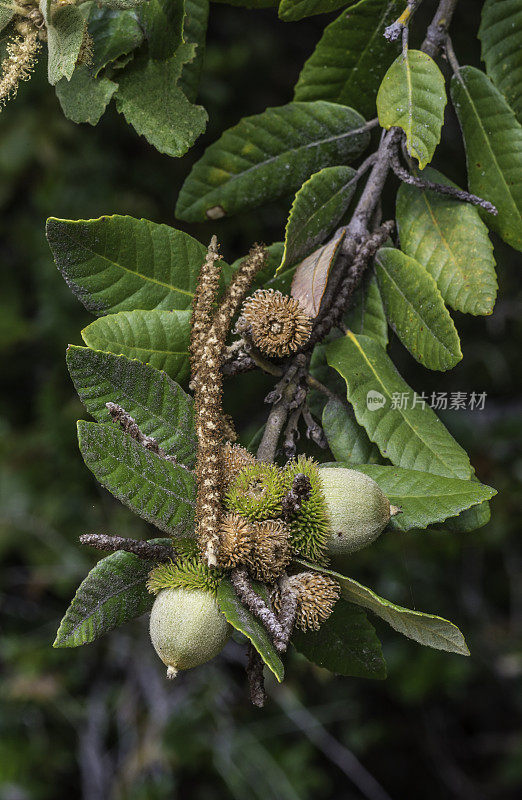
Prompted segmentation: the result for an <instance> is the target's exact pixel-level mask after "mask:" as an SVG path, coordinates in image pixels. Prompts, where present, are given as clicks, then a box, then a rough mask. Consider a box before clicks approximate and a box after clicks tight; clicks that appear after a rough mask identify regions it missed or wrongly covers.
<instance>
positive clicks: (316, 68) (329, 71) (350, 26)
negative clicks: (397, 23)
mask: <svg viewBox="0 0 522 800" xmlns="http://www.w3.org/2000/svg"><path fill="white" fill-rule="evenodd" d="M403 8H404V2H403V0H361V1H360V2H359V3H357V4H356V5H354V6H352V7H351V8H350V9H349V10H348V11H343V12H342V13H341V16H340V17H338V18H337V19H336V20H334V22H332V23H330V25H328V26H327V27H326V28H325V30H324V33H323V35H322V38H321V39H320V41H319V43H318V45H317V47H316V48H315V50H314V52H313V53H312V55H311V56H310V58H309V59H308V61H307V62H306V63H305V65H304V67H303V70H302V72H301V74H300V75H299V80H298V81H297V85H296V87H295V94H294V99H295V100H308V101H310V100H331V101H332V102H333V103H342V104H343V105H345V106H351V107H352V108H355V109H356V110H357V111H359V112H360V113H361V114H362V115H363V117H366V119H370V118H371V117H375V114H376V109H375V99H376V97H377V91H378V89H379V86H380V84H381V81H382V79H383V77H384V74H385V72H386V70H387V69H388V67H389V66H390V64H391V63H392V61H393V59H394V58H395V56H396V55H397V52H398V44H397V45H396V44H392V43H390V42H388V41H387V40H386V39H385V38H384V29H385V28H386V26H387V25H390V24H391V23H392V22H393V21H394V20H395V19H397V17H398V16H399V14H400V13H401V11H402V10H403Z"/></svg>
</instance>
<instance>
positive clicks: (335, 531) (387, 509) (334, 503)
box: [319, 467, 400, 556]
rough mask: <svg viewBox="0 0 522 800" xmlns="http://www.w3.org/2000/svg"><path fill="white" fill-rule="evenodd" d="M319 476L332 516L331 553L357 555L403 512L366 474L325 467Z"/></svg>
mask: <svg viewBox="0 0 522 800" xmlns="http://www.w3.org/2000/svg"><path fill="white" fill-rule="evenodd" d="M319 476H320V479H321V482H322V485H323V491H324V496H325V498H326V503H327V506H328V513H329V517H330V534H329V537H328V542H327V546H328V554H329V555H331V556H338V555H346V554H348V553H354V552H355V551H356V550H361V549H362V548H363V547H367V546H368V545H369V544H371V543H372V542H373V541H375V539H377V537H378V536H380V534H381V533H382V532H383V530H384V529H385V527H386V525H387V524H388V523H389V521H390V518H391V517H392V516H394V515H395V514H399V513H400V509H399V508H397V507H396V506H392V505H390V501H389V500H388V498H387V497H386V495H385V494H383V492H382V491H381V489H380V488H379V486H378V485H377V483H376V482H375V481H374V480H373V479H372V478H370V477H369V476H368V475H365V474H364V473H362V472H357V471H356V470H353V469H347V468H344V467H321V468H320V469H319Z"/></svg>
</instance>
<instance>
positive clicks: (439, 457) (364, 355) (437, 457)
mask: <svg viewBox="0 0 522 800" xmlns="http://www.w3.org/2000/svg"><path fill="white" fill-rule="evenodd" d="M346 336H349V337H350V339H351V340H352V341H353V342H354V344H355V346H356V347H357V348H358V350H359V352H360V353H361V355H362V357H363V359H364V360H365V361H366V363H367V364H368V366H369V368H370V370H371V371H372V372H373V374H374V375H375V377H376V379H377V381H378V383H379V385H380V386H382V388H383V389H384V392H385V394H386V396H387V397H388V398H389V399H390V398H391V395H390V393H389V391H388V389H387V387H386V386H385V384H384V383H383V382H382V380H381V379H380V377H379V375H378V374H377V372H376V371H375V369H374V368H373V365H372V363H371V362H370V361H369V359H368V357H367V355H366V353H365V352H364V350H363V349H362V347H361V345H360V344H359V342H358V341H357V338H356V337H355V335H354V334H353V333H352V332H351V331H348V332H347V334H346ZM345 380H346V378H345ZM395 410H396V411H398V413H399V414H400V416H401V418H402V419H403V420H404V421H405V423H406V424H407V426H408V427H409V428H410V430H411V431H412V433H413V435H414V437H415V438H417V439H419V440H420V441H421V442H422V443H423V445H424V446H425V447H426V449H427V450H428V451H429V452H430V453H431V454H432V455H434V456H435V458H436V459H437V460H438V461H440V462H441V463H442V464H443V465H444V466H445V467H446V468H448V469H450V470H451V475H448V476H447V477H452V476H454V477H456V478H460V475H456V473H455V471H454V470H453V469H451V467H449V466H448V464H447V462H446V461H444V459H443V458H442V456H440V455H439V454H438V453H436V452H435V451H434V450H432V449H431V447H430V446H429V445H428V444H427V443H426V442H425V440H424V439H423V438H422V436H421V435H420V433H419V432H418V431H417V430H415V428H414V427H413V425H412V424H411V422H410V421H409V419H408V418H407V417H405V416H404V414H401V412H400V410H399V409H395ZM377 446H378V445H377ZM461 480H462V478H461Z"/></svg>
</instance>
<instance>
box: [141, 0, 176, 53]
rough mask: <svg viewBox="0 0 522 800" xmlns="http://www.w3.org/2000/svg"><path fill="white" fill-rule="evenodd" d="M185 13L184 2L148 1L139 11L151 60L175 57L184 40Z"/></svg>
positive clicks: (172, 0)
mask: <svg viewBox="0 0 522 800" xmlns="http://www.w3.org/2000/svg"><path fill="white" fill-rule="evenodd" d="M184 13H185V3H184V0H148V2H147V3H146V4H144V5H143V6H142V7H141V8H140V9H139V12H138V14H139V20H140V22H141V24H142V26H143V28H144V30H145V36H146V37H147V39H148V41H149V55H150V57H151V58H158V59H161V60H164V59H167V58H170V57H171V56H173V55H174V53H175V52H176V50H177V48H178V47H179V45H180V44H181V42H182V40H183V36H182V34H183V16H184Z"/></svg>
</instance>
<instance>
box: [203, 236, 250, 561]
mask: <svg viewBox="0 0 522 800" xmlns="http://www.w3.org/2000/svg"><path fill="white" fill-rule="evenodd" d="M211 245H213V248H214V251H215V250H216V248H217V242H216V241H215V240H213V242H211ZM209 252H210V248H209ZM214 256H215V252H214ZM265 260H266V250H265V249H264V248H262V247H260V246H259V245H254V247H253V248H252V249H251V251H250V254H249V255H248V256H247V258H246V259H245V260H244V261H243V263H242V264H241V266H240V267H239V269H238V271H237V272H236V274H235V276H234V278H233V280H232V283H231V284H230V286H229V288H228V291H227V292H226V293H225V296H224V298H223V300H222V301H221V303H220V304H219V306H218V309H217V311H216V313H215V314H214V317H213V319H212V324H211V325H210V328H207V327H206V326H207V324H208V314H209V313H210V312H209V311H208V302H209V299H210V292H207V289H208V287H210V288H211V289H212V290H213V294H212V300H211V304H212V302H213V300H214V299H215V291H216V289H217V284H216V282H215V279H214V278H215V275H214V273H215V271H216V269H217V266H216V258H214V257H213V258H212V259H210V258H209V259H207V260H206V261H205V264H204V265H203V269H202V273H201V276H200V279H199V284H198V291H197V294H198V298H199V299H198V300H196V301H195V304H194V313H193V323H192V324H193V331H194V330H195V331H196V333H195V334H193V337H192V342H191V353H192V365H193V366H192V380H193V384H194V390H195V398H194V399H195V404H194V405H195V420H196V433H197V437H198V454H197V464H196V476H197V481H198V492H197V497H196V534H197V537H198V541H199V544H200V549H201V553H202V556H203V558H204V560H205V561H206V563H207V564H208V565H209V566H217V564H218V548H219V526H220V520H221V515H222V509H221V496H222V463H221V445H222V438H223V429H224V423H223V410H222V406H221V396H222V392H223V375H222V372H221V364H222V361H223V354H224V350H225V344H226V338H227V334H228V331H229V328H230V323H231V321H232V318H233V316H234V314H235V313H236V310H237V307H238V306H239V304H240V302H241V300H242V298H243V295H244V294H245V292H246V291H247V289H248V287H249V285H250V283H251V281H252V279H253V277H254V275H255V274H256V272H257V271H258V270H259V269H261V268H262V267H263V265H264V263H265ZM210 262H212V263H210ZM209 276H210V277H209ZM209 281H210V283H209ZM207 284H208V286H207ZM205 287H206V288H205ZM198 326H199V327H198Z"/></svg>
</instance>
